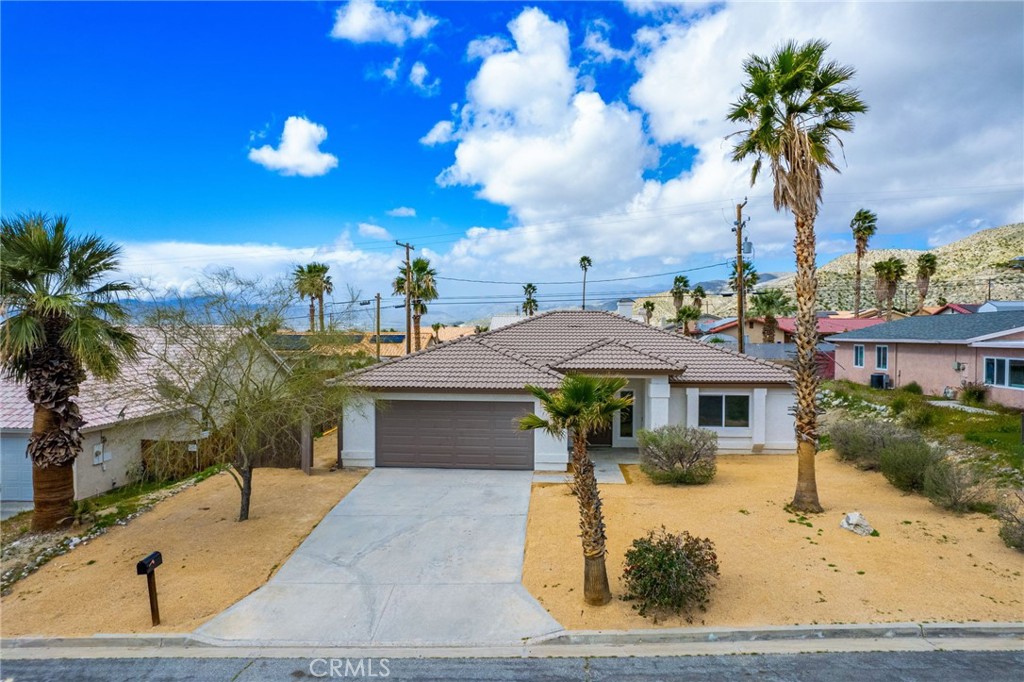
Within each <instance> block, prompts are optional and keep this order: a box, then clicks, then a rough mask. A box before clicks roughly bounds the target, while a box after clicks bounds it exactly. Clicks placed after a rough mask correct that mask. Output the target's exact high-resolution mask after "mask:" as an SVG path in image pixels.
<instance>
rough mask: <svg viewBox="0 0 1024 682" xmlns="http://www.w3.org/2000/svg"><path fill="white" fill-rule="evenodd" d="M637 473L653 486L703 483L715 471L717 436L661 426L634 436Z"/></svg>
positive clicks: (643, 430) (642, 430) (688, 429)
mask: <svg viewBox="0 0 1024 682" xmlns="http://www.w3.org/2000/svg"><path fill="white" fill-rule="evenodd" d="M637 442H638V443H639V445H640V470H641V471H643V472H644V473H645V474H647V475H648V476H650V478H651V480H652V481H654V482H655V483H672V484H679V483H683V484H687V485H692V484H702V483H708V482H710V481H711V480H712V479H713V478H714V477H715V473H716V472H717V470H718V467H717V464H716V461H715V459H716V457H715V456H716V453H717V452H718V434H716V433H715V432H713V431H709V430H707V429H698V428H693V427H687V426H662V427H660V428H657V429H654V430H651V431H648V430H646V429H641V430H640V431H639V432H638V433H637Z"/></svg>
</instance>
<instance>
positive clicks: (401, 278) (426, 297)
mask: <svg viewBox="0 0 1024 682" xmlns="http://www.w3.org/2000/svg"><path fill="white" fill-rule="evenodd" d="M406 277H409V273H408V272H407V270H406V267H405V264H404V263H403V264H402V265H400V266H399V267H398V277H396V278H395V281H394V286H393V288H394V293H396V294H404V293H405V279H406ZM409 297H410V298H411V299H412V326H413V338H414V339H415V340H416V350H419V349H420V320H421V319H422V318H423V316H424V315H426V314H427V302H428V301H433V300H434V299H436V298H437V271H436V270H434V268H432V267H430V261H429V260H428V259H426V258H416V259H415V260H413V262H412V276H411V277H409Z"/></svg>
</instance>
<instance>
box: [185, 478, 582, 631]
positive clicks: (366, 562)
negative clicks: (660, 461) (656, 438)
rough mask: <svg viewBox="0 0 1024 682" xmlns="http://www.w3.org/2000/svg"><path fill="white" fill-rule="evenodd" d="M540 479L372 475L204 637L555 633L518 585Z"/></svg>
mask: <svg viewBox="0 0 1024 682" xmlns="http://www.w3.org/2000/svg"><path fill="white" fill-rule="evenodd" d="M532 478H533V473H532V472H529V471H523V472H518V471H471V470H442V469H375V470H374V471H373V472H371V473H370V474H369V475H368V476H367V477H366V478H365V479H363V481H362V482H361V483H360V484H359V485H358V486H356V488H355V489H354V490H353V491H352V492H350V493H349V494H348V495H347V496H346V497H345V499H343V500H342V501H341V502H339V503H338V506H336V507H335V508H334V509H333V510H331V512H330V513H329V514H328V515H327V516H326V517H324V520H323V521H321V522H320V525H318V526H317V527H316V529H314V530H313V532H312V533H310V535H309V537H308V538H306V541H305V542H303V543H302V545H301V546H300V547H299V548H298V549H297V550H296V551H295V553H294V554H293V555H292V557H291V558H290V559H289V560H288V561H287V563H285V565H284V566H282V567H281V569H280V570H279V571H278V572H277V574H275V575H274V577H273V578H271V579H270V581H269V582H268V583H267V584H266V585H264V586H263V587H261V588H260V589H259V590H257V591H256V592H254V593H252V594H251V595H249V596H248V597H246V598H245V599H243V600H242V601H240V602H238V603H237V604H235V605H234V606H232V607H231V608H229V609H228V610H226V611H224V612H223V613H221V614H220V615H219V616H217V617H215V618H214V619H213V620H211V621H209V622H208V623H206V624H205V625H203V626H202V627H200V628H199V629H198V630H197V631H196V635H198V637H199V638H200V639H203V640H206V641H209V642H211V643H221V644H245V645H256V646H273V645H281V646H358V645H395V646H431V645H436V646H474V645H499V644H506V645H507V644H519V643H521V642H522V640H523V639H524V638H529V637H538V636H542V635H546V634H550V633H553V632H558V631H560V630H561V629H562V628H561V626H560V625H559V624H558V622H557V621H555V620H554V619H553V618H552V617H551V616H550V615H548V613H547V611H545V610H544V608H543V607H542V606H541V605H540V604H539V603H538V602H537V601H536V600H535V599H534V598H533V597H532V596H530V594H529V593H528V592H527V591H526V589H525V588H524V587H523V586H522V584H521V583H520V578H521V576H522V568H523V549H524V546H525V540H526V514H527V511H528V508H529V503H530V484H531V480H532ZM295 504H297V505H299V504H302V500H301V499H296V500H295ZM241 560H243V561H244V557H241Z"/></svg>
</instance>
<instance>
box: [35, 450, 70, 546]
mask: <svg viewBox="0 0 1024 682" xmlns="http://www.w3.org/2000/svg"><path fill="white" fill-rule="evenodd" d="M32 499H33V501H34V504H35V511H33V512H32V530H34V531H37V532H39V531H48V530H53V529H54V528H56V527H57V526H58V525H60V524H61V522H62V521H65V520H67V519H69V518H70V517H71V505H72V504H73V503H74V501H75V467H74V464H70V463H69V464H61V465H55V464H51V465H49V466H47V467H40V466H39V465H38V464H33V465H32Z"/></svg>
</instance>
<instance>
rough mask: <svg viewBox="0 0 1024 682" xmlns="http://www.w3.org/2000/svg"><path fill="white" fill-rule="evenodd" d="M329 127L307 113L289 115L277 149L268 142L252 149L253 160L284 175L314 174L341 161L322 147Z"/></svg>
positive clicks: (308, 175)
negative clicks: (313, 119)
mask: <svg viewBox="0 0 1024 682" xmlns="http://www.w3.org/2000/svg"><path fill="white" fill-rule="evenodd" d="M326 139H327V129H326V128H324V127H323V126H322V125H319V124H317V123H313V122H312V121H310V120H309V119H308V118H305V117H303V116H289V117H288V120H286V121H285V122H284V132H282V133H281V141H280V142H279V144H278V146H277V149H274V148H273V147H271V146H270V145H269V144H265V145H263V146H262V147H260V148H258V149H250V150H249V160H250V161H253V162H254V163H258V164H260V165H261V166H263V167H264V168H266V169H268V170H273V171H277V172H279V173H280V174H281V175H301V176H303V177H307V178H309V177H314V176H317V175H324V174H326V173H327V172H328V171H330V170H331V169H332V168H334V167H336V166H337V165H338V157H336V156H334V155H333V154H328V153H326V152H322V151H320V143H322V142H323V141H324V140H326Z"/></svg>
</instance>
